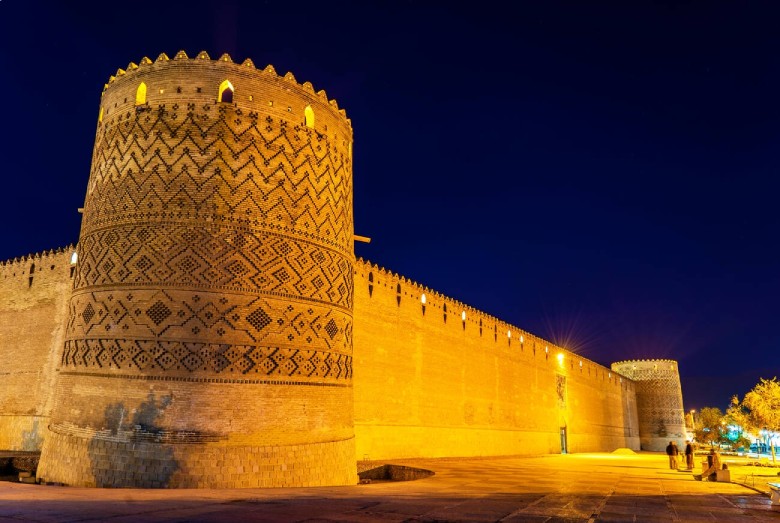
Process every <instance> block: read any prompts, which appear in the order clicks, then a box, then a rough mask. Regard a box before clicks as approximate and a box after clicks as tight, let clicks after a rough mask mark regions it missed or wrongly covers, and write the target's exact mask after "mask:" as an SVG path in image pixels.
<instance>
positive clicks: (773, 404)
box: [727, 377, 780, 461]
mask: <svg viewBox="0 0 780 523" xmlns="http://www.w3.org/2000/svg"><path fill="white" fill-rule="evenodd" d="M727 415H728V417H729V420H731V421H732V422H733V423H735V424H738V425H740V426H741V427H743V428H744V429H745V430H750V431H753V432H758V431H760V430H762V429H766V430H770V431H773V432H780V382H778V381H777V378H776V377H775V378H772V379H771V380H766V379H764V378H761V379H760V380H759V382H758V384H757V385H756V386H755V387H753V390H751V391H750V392H748V393H747V394H745V397H744V398H743V399H742V401H739V397H737V396H734V397H733V398H732V399H731V406H730V407H729V409H728V411H727ZM770 447H771V446H770ZM771 449H772V461H775V449H774V447H771Z"/></svg>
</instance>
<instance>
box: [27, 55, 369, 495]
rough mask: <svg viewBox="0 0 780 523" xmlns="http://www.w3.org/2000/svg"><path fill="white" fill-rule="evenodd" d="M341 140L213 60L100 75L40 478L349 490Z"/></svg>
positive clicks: (313, 116) (272, 87) (308, 111)
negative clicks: (103, 81) (105, 78)
mask: <svg viewBox="0 0 780 523" xmlns="http://www.w3.org/2000/svg"><path fill="white" fill-rule="evenodd" d="M351 142H352V130H351V126H350V122H349V120H347V118H346V117H345V115H344V114H343V112H340V111H339V110H338V109H337V107H336V106H335V104H332V103H329V101H328V100H327V99H326V97H325V95H324V93H322V94H320V95H318V94H317V93H315V92H314V90H313V89H312V88H311V86H310V85H309V84H303V85H300V84H298V83H297V82H296V81H295V79H294V78H293V77H292V75H290V74H288V75H286V76H285V77H280V76H279V75H277V74H276V73H275V72H274V71H273V70H272V69H270V68H267V69H265V70H258V69H256V68H255V67H254V65H253V64H252V63H251V62H250V61H247V62H244V63H243V64H235V63H233V62H232V61H231V60H230V58H229V57H228V56H227V55H225V56H223V57H222V58H220V59H219V60H211V59H210V58H209V57H208V56H206V55H205V54H201V55H199V56H198V57H195V58H188V57H187V56H186V55H184V54H183V53H180V54H179V55H177V56H176V57H174V58H173V59H169V58H168V57H167V56H165V55H161V56H160V57H159V58H158V59H157V60H156V61H155V62H154V63H152V62H151V61H150V60H143V61H142V62H141V63H140V64H139V65H138V66H132V65H131V66H130V67H128V69H127V71H125V72H120V73H119V74H118V75H117V76H116V77H114V78H113V79H112V80H111V81H110V82H109V84H108V86H107V87H106V89H105V90H104V92H103V95H102V100H101V106H100V115H99V122H98V128H97V135H96V138H95V148H94V152H93V161H92V169H91V173H90V179H89V183H88V189H87V196H86V199H85V202H84V216H83V221H82V229H81V234H80V239H79V244H78V249H77V251H78V255H79V263H78V270H77V272H76V276H75V281H74V288H73V293H72V296H71V298H70V301H69V305H68V309H69V310H68V320H67V328H66V332H65V341H64V345H63V351H62V356H61V360H60V361H59V364H60V369H61V372H60V377H59V380H58V382H57V385H56V393H55V395H54V404H53V410H52V416H51V422H50V427H51V431H52V432H54V433H55V434H56V437H52V438H50V439H48V440H47V441H46V442H45V444H44V446H43V452H42V456H41V465H40V468H39V471H38V475H39V477H42V478H45V479H46V480H48V481H55V482H66V483H68V484H76V485H97V486H134V485H138V486H142V485H149V484H150V483H151V484H154V485H158V486H171V487H179V486H190V485H193V484H195V483H197V484H203V485H209V486H225V487H228V486H241V485H250V484H251V485H256V484H258V481H260V482H261V483H262V485H263V486H283V485H290V484H296V485H339V484H351V483H354V482H355V480H356V477H357V476H356V471H355V460H354V431H353V421H352V394H353V391H352V273H353V269H352V265H353V261H354V254H353V250H352V237H353V226H352V168H351V159H350V148H351ZM140 443H142V445H140V446H139V444H140ZM128 449H133V450H132V452H130V454H131V460H130V463H131V464H138V463H143V465H142V466H143V468H144V469H145V471H146V472H145V473H144V474H143V475H141V476H139V475H137V474H136V473H135V472H134V469H135V468H136V467H135V466H125V464H124V462H123V461H121V460H118V459H114V458H113V457H112V454H116V455H118V456H123V455H126V454H127V452H128ZM138 449H140V451H139V450H138ZM136 451H139V452H141V454H137V453H136ZM252 456H254V457H252ZM85 458H86V459H85ZM215 459H216V461H215ZM76 462H78V463H79V465H78V466H74V464H75V463H76ZM234 462H235V463H234ZM266 462H267V463H266ZM216 463H225V464H228V465H226V466H229V467H231V472H230V474H227V475H226V474H224V473H223V472H221V471H220V467H218V466H216ZM234 464H235V466H233V465H234ZM267 464H268V465H269V466H270V465H278V467H276V466H275V467H272V468H271V469H270V470H275V471H276V472H277V473H276V474H267V472H268V470H269V469H268V468H267V467H266V465H267ZM259 470H262V472H258V471H259ZM266 476H267V477H266ZM196 477H197V478H198V479H197V482H195V480H194V479H193V478H196Z"/></svg>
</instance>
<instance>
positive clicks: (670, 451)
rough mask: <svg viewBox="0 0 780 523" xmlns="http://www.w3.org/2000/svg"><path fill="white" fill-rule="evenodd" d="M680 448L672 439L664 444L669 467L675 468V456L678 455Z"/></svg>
mask: <svg viewBox="0 0 780 523" xmlns="http://www.w3.org/2000/svg"><path fill="white" fill-rule="evenodd" d="M679 454H680V450H679V449H678V448H677V445H676V444H675V442H674V441H670V442H669V444H668V445H667V446H666V455H667V456H669V468H670V469H672V470H677V456H679Z"/></svg>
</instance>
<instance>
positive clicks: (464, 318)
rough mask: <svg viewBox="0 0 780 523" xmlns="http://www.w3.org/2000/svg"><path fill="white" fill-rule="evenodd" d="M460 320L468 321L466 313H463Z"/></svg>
mask: <svg viewBox="0 0 780 523" xmlns="http://www.w3.org/2000/svg"><path fill="white" fill-rule="evenodd" d="M460 319H461V320H462V321H466V311H463V312H461V313H460Z"/></svg>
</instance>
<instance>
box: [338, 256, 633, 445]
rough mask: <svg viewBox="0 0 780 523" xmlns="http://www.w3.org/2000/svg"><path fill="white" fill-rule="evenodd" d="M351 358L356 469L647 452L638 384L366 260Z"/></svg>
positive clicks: (359, 273) (358, 283) (358, 284)
mask: <svg viewBox="0 0 780 523" xmlns="http://www.w3.org/2000/svg"><path fill="white" fill-rule="evenodd" d="M423 294H424V295H425V304H424V305H423V303H422V295H423ZM464 313H465V321H464V319H463V314H464ZM559 355H560V358H561V359H559ZM354 358H355V360H354V367H355V372H354V386H355V434H356V442H357V457H358V459H364V458H366V457H368V458H370V459H372V460H374V459H387V458H401V457H439V456H480V455H502V454H506V455H509V454H544V453H560V452H561V451H562V442H561V429H562V428H563V427H565V428H566V436H567V440H568V441H567V442H566V445H567V450H568V451H569V452H588V451H611V450H614V449H615V448H618V447H629V448H633V449H636V450H638V449H639V431H638V418H637V405H636V401H635V386H634V383H633V382H631V381H630V380H628V379H625V378H623V377H621V376H619V375H618V374H616V373H614V372H612V371H611V370H610V369H608V368H605V367H603V366H601V365H598V364H596V363H594V362H592V361H590V360H588V359H586V358H582V357H580V356H578V355H576V354H574V353H572V352H569V351H566V350H564V349H562V348H561V347H557V346H555V345H553V344H552V343H550V342H547V341H545V340H543V339H541V338H538V337H536V336H533V335H531V334H529V333H528V332H525V331H523V330H521V329H518V328H517V327H516V326H514V325H510V324H507V323H506V322H503V321H500V320H498V319H496V318H494V317H492V316H489V315H487V314H485V313H483V312H480V311H478V310H475V309H473V308H472V307H469V306H467V305H464V304H462V303H460V302H458V301H456V300H453V299H451V298H448V297H447V296H444V295H441V294H439V293H437V292H435V291H431V290H429V289H427V288H425V287H422V286H420V285H418V284H416V283H413V282H410V281H408V280H406V279H405V278H403V277H399V276H398V275H396V274H392V273H390V272H388V271H385V270H384V269H381V268H379V267H377V266H372V265H371V264H370V263H368V262H364V261H363V260H358V262H357V263H356V265H355V333H354Z"/></svg>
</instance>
